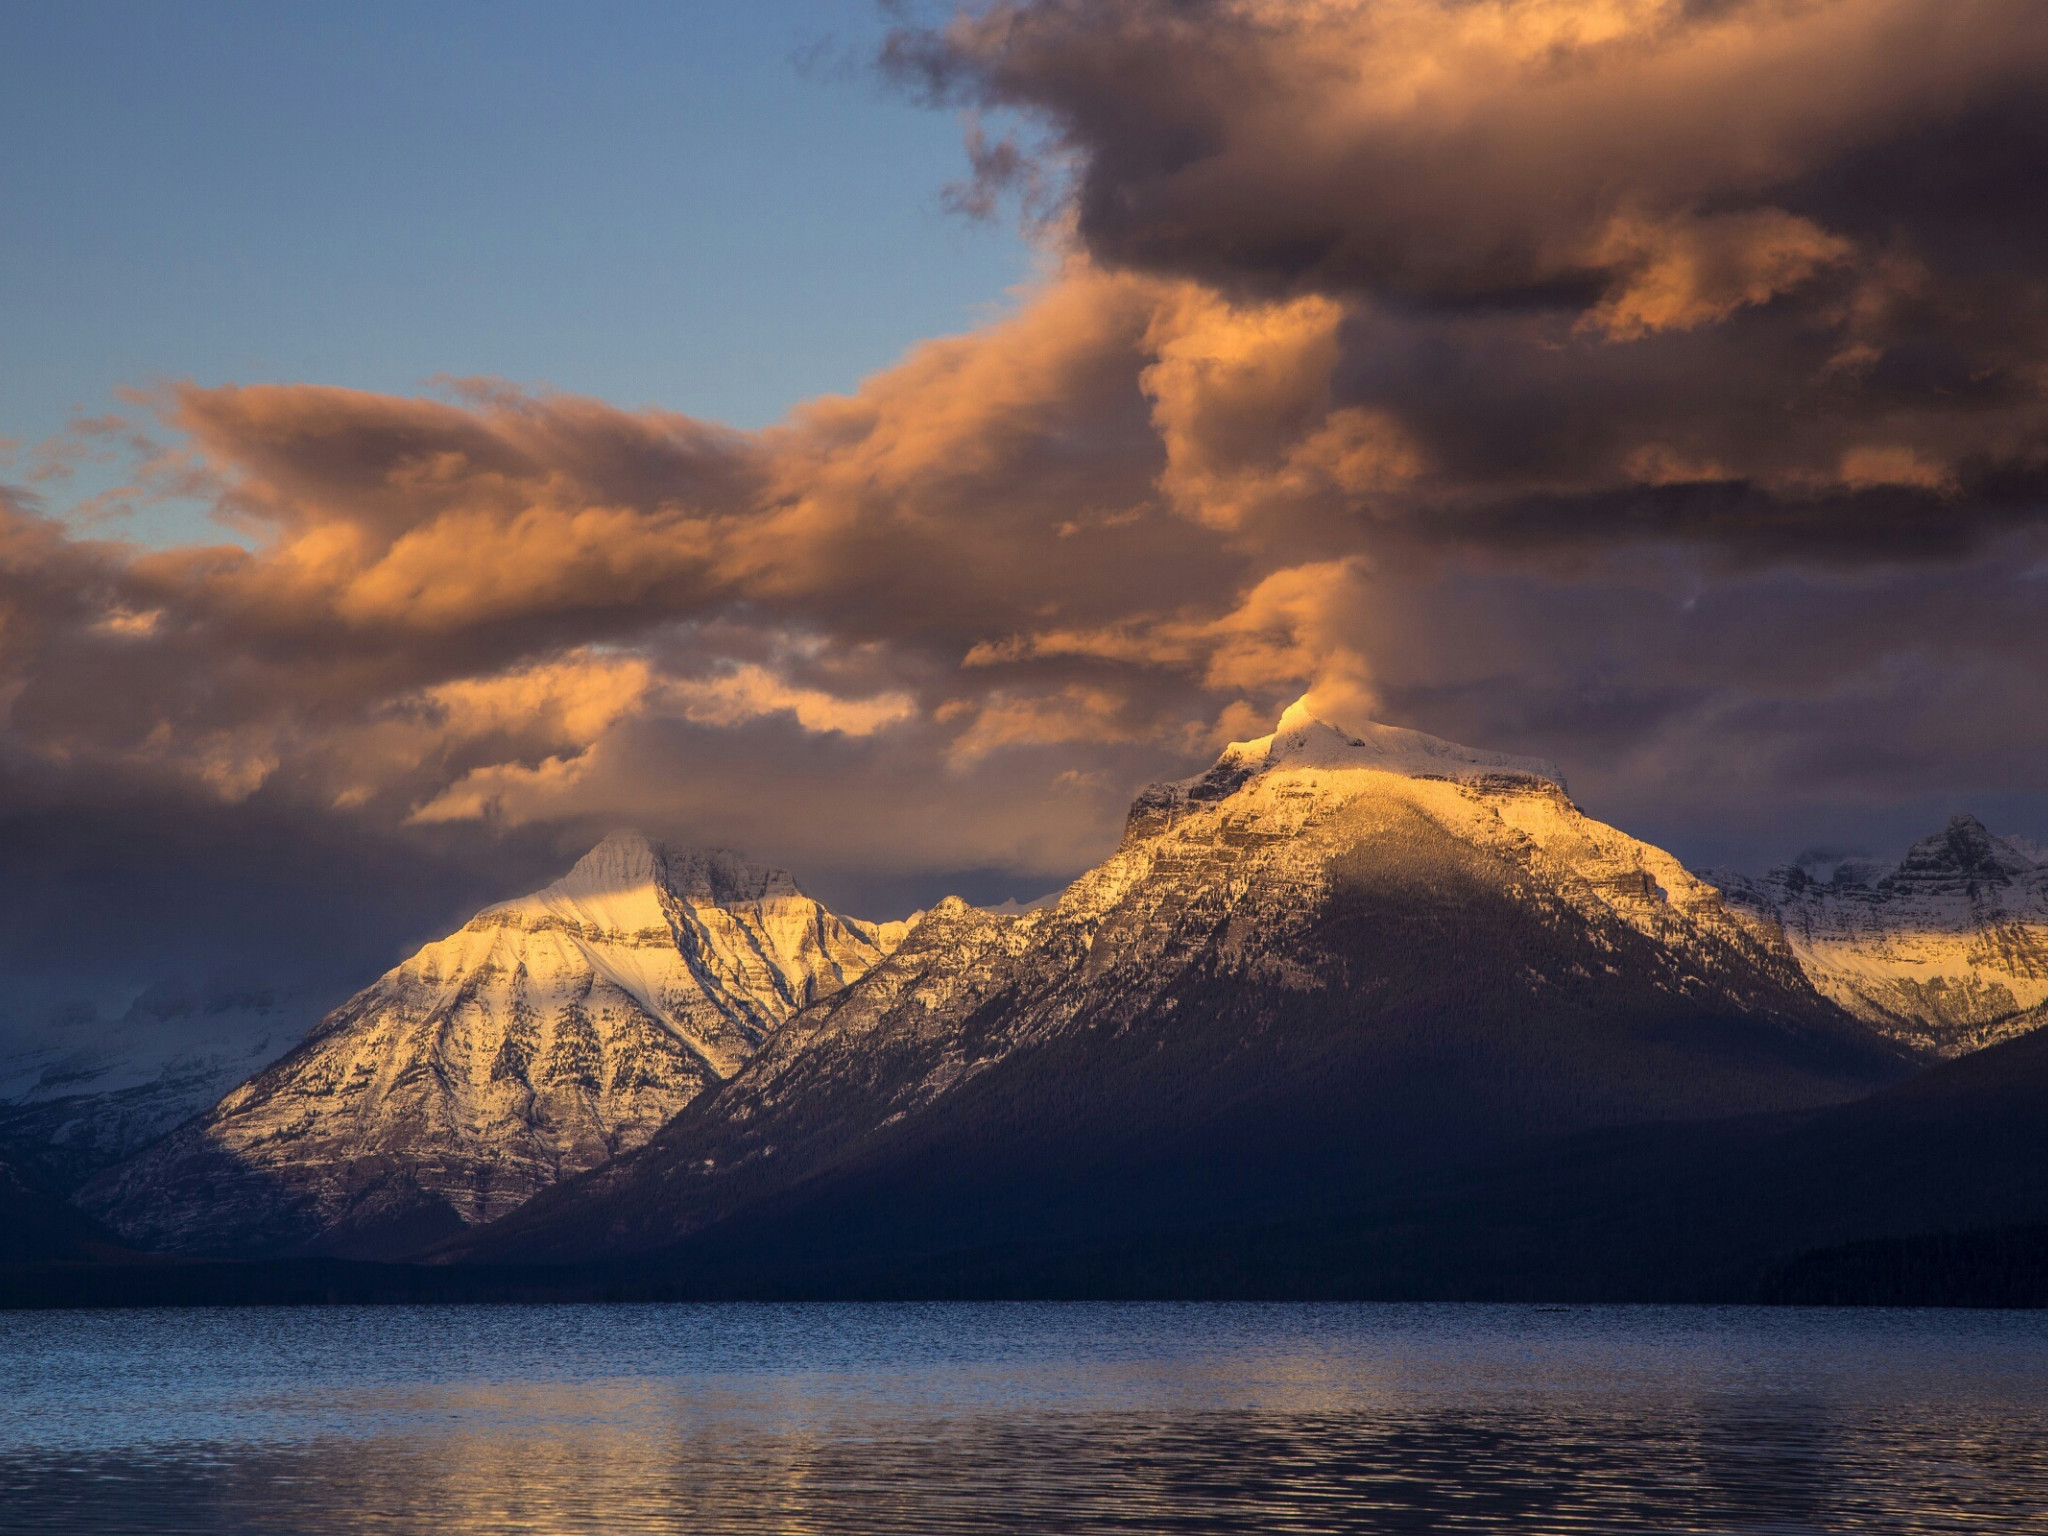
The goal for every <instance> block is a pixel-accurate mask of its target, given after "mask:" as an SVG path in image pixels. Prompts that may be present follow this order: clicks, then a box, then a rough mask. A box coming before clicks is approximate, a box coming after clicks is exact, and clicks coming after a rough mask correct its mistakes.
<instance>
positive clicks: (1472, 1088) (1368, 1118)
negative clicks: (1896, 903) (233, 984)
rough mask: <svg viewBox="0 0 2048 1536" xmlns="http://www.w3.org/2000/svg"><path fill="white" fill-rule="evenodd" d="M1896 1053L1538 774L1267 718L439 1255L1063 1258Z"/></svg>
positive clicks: (1864, 1087) (1799, 1089)
mask: <svg viewBox="0 0 2048 1536" xmlns="http://www.w3.org/2000/svg"><path fill="white" fill-rule="evenodd" d="M1906 1070H1907V1064H1906V1061H1905V1059H1904V1057H1903V1055H1902V1053H1899V1052H1897V1051H1896V1050H1895V1049H1893V1048H1890V1047H1887V1046H1885V1045H1884V1044H1883V1043H1882V1042H1880V1041H1878V1040H1877V1039H1876V1038H1875V1037H1874V1036H1872V1035H1871V1034H1870V1033H1869V1032H1868V1031H1867V1030H1866V1029H1865V1028H1863V1027H1862V1026H1861V1025H1859V1024H1858V1023H1857V1022H1856V1021H1854V1020H1853V1019H1851V1018H1850V1017H1849V1016H1847V1015H1846V1014H1844V1013H1843V1012H1842V1011H1841V1010H1840V1009H1838V1008H1837V1007H1835V1006H1834V1005H1833V1004H1831V1003H1829V1002H1827V1001H1826V1000H1824V999H1822V998H1821V997H1819V996H1818V995H1817V994H1816V993H1815V992H1814V991H1813V989H1812V988H1811V987H1810V986H1809V985H1808V984H1807V982H1806V980H1805V978H1804V976H1803V975H1802V974H1801V972H1800V970H1799V967H1798V965H1797V964H1796V962H1795V961H1794V959H1793V957H1792V955H1791V953H1790V951H1789V950H1788V949H1787V948H1786V947H1785V944H1784V942H1783V939H1782V936H1781V935H1780V934H1779V932H1778V930H1777V927H1776V925H1775V924H1773V923H1769V922H1763V921H1759V920H1757V919H1756V918H1753V917H1751V916H1748V915H1746V914H1743V913H1740V912H1736V911H1732V910H1730V909H1729V908H1728V907H1727V906H1726V905H1725V904H1724V903H1723V902H1722V900H1721V897H1720V894H1719V892H1717V891H1716V890H1715V889H1714V888H1713V887H1711V886H1709V885H1707V884H1705V883H1704V882H1702V881H1700V880H1698V879H1695V878H1694V877H1692V876H1691V875H1688V874H1687V873H1686V872H1685V870H1684V869H1683V868H1682V867H1680V866H1679V865H1678V863H1677V862H1676V861H1675V860H1674V859H1672V858H1671V857H1670V856H1669V855H1668V854H1665V853H1663V852H1662V851H1660V850H1658V849H1655V848H1652V847H1649V846H1648V845H1645V844H1643V843H1640V842H1637V841H1635V840H1634V839H1632V838H1629V837H1627V836H1625V835H1624V834H1622V833H1620V832H1617V831H1615V830H1614V829H1613V828H1611V827H1606V826H1603V825H1601V824H1600V823H1598V822H1594V821H1592V820H1590V819H1588V818H1587V817H1585V816H1583V815H1582V814H1580V813H1579V811H1578V810H1577V809H1576V808H1575V807H1574V806H1573V805H1572V804H1571V802H1570V800H1569V799H1568V798H1567V797H1566V795H1565V792H1564V789H1563V787H1562V784H1561V782H1560V780H1559V779H1558V777H1557V775H1556V773H1555V770H1553V769H1551V768H1549V767H1548V765H1545V764H1540V763H1532V762H1526V761H1522V760H1515V759H1505V758H1502V757H1500V756H1499V755H1497V754H1489V753H1477V752H1471V751H1468V750H1467V749H1464V748H1459V747H1456V746H1453V745H1452V744H1450V743H1445V742H1439V741H1435V740H1434V739H1432V738H1428V737H1421V736H1418V735H1417V733H1414V732H1402V731H1392V730H1390V729H1388V728H1384V727H1378V728H1374V730H1372V731H1369V732H1367V733H1366V734H1364V735H1362V736H1351V735H1349V734H1347V733H1344V732H1341V731H1338V730H1335V729H1333V728H1332V727H1330V726H1328V725H1326V724H1324V723H1322V722H1321V721H1318V720H1315V719H1313V718H1312V717H1310V716H1309V715H1307V714H1306V712H1305V711H1303V710H1301V709H1300V707H1299V706H1297V707H1296V708H1295V709H1292V710H1290V711H1289V712H1288V714H1287V715H1286V716H1285V717H1284V718H1283V719H1282V721H1281V723H1280V727H1279V729H1278V730H1276V732H1275V733H1274V734H1273V735H1272V736H1269V737H1265V738H1261V739H1260V740H1258V741H1255V742H1247V743H1239V744H1236V745H1233V746H1232V747H1231V748H1229V749H1228V750H1227V751H1226V752H1225V753H1224V754H1223V756H1222V758H1221V759H1220V760H1219V761H1218V762H1217V764H1216V765H1215V766H1214V767H1213V768H1212V769H1210V770H1209V772H1208V773H1206V774H1203V775H1201V776H1200V777H1198V778H1196V779H1192V780H1187V781H1184V782H1181V783H1178V784H1172V785H1161V786H1155V787H1153V788H1152V789H1149V790H1147V791H1146V792H1145V793H1144V794H1142V795H1140V796H1139V797H1138V800H1137V802H1136V803H1135V804H1134V806H1133V808H1132V812H1131V817H1130V822H1129V826H1128V829H1127V832H1126V836H1125V838H1124V842H1123V846H1122V847H1121V848H1120V849H1119V850H1118V852H1117V853H1116V854H1115V855H1114V856H1113V857H1112V858H1111V859H1110V860H1109V861H1107V862H1106V863H1105V864H1103V865H1102V866H1100V867H1099V868H1097V869H1096V870H1094V871H1092V872H1090V873H1089V874H1088V875H1086V876H1084V877H1083V878H1082V879H1080V880H1079V881H1077V882H1075V884H1074V885H1073V886H1072V887H1070V888H1069V889H1068V891H1067V892H1066V893H1065V894H1064V896H1063V897H1062V898H1061V899H1060V900H1059V902H1058V903H1057V904H1056V905H1054V906H1052V907H1048V908H1045V909H1043V910H1040V911H1037V912H1033V913H1030V914H1027V915H1024V916H1021V917H1014V918H1002V917H997V916H994V915H991V914H987V913H981V912H976V911H974V910H973V909H970V908H967V907H965V906H964V905H962V904H960V903H957V902H951V903H947V904H944V905H942V906H941V907H939V908H937V909H935V910H934V911H933V912H932V913H931V914H930V915H929V916H928V917H927V918H926V920H925V922H924V923H923V924H922V925H921V926H920V927H919V928H918V929H917V930H916V931H914V932H913V933H912V934H911V935H910V937H909V939H908V940H907V941H906V942H905V943H904V944H903V946H902V947H901V948H900V949H898V950H897V951H896V953H895V954H893V955H892V956H891V957H890V958H889V959H888V960H887V961H886V962H885V963H883V964H881V965H879V966H877V967H876V968H875V969H874V970H873V971H872V972H870V973H869V974H868V975H867V976H866V977H865V978H863V980H862V981H861V982H859V983H858V984H856V985H854V986H852V987H850V988H848V989H847V990H846V991H845V992H843V993H841V994H839V995H837V996H835V997H833V998H831V999H828V1000H826V1001H825V1002H823V1003H820V1004H816V1005H814V1006H812V1007H811V1008H809V1009H807V1010H805V1011H803V1012H801V1013H799V1014H798V1015H796V1016H795V1017H794V1018H793V1019H792V1020H791V1021H790V1022H789V1023H788V1024H787V1025H785V1026H784V1027H783V1028H782V1029H781V1030H780V1031H778V1033H777V1034H776V1035H775V1036H774V1037H773V1038H772V1039H771V1040H770V1042H769V1043H768V1045H767V1047H766V1048H765V1049H764V1050H763V1051H762V1052H761V1054H760V1055H758V1056H757V1057H756V1058H755V1059H754V1060H753V1061H752V1062H751V1063H749V1064H748V1066H747V1067H746V1068H744V1069H743V1070H742V1071H741V1072H739V1073H738V1074H737V1075H736V1076H735V1077H734V1078H733V1079H732V1080H731V1081H729V1082H727V1083H725V1084H723V1085H721V1086H720V1087H719V1088H718V1089H717V1090H716V1091H715V1092H712V1093H709V1094H706V1095H705V1096H703V1097H702V1098H700V1099H698V1100H696V1101H695V1102H693V1103H692V1104H691V1105H690V1106H688V1107H687V1108H686V1109H685V1110H683V1111H682V1112H681V1113H680V1114H679V1115H678V1116H677V1118H676V1119H675V1120H674V1121H673V1122H671V1123H670V1124H669V1125H668V1126H666V1127H665V1128H664V1129H663V1130H662V1131H661V1132H660V1134H658V1135H657V1136H656V1137H654V1138H653V1139H652V1140H651V1141H650V1142H649V1143H648V1144H647V1145H646V1146H645V1147H643V1148H641V1149H640V1150H638V1151H637V1152H634V1153H629V1154H627V1155H625V1156H622V1157H620V1158H618V1159H616V1160H615V1161H613V1162H612V1163H610V1164H607V1165H606V1166H604V1167H603V1168H601V1169H598V1170H596V1171H595V1172H593V1173H591V1174H588V1175H585V1176H583V1177H581V1178H579V1179H577V1180H574V1181H572V1182H569V1183H567V1184H564V1185H561V1186H558V1187H556V1188H554V1189H552V1190H550V1191H547V1192H545V1193H544V1194H542V1195H541V1196H540V1197H538V1198H537V1199H535V1200H534V1201H533V1202H532V1203H531V1204H530V1205H529V1206H527V1207H525V1208H524V1209H522V1210H520V1211H519V1212H517V1213H515V1214H514V1215H513V1216H511V1217H510V1218H508V1219H506V1220H504V1221H501V1222H498V1223H496V1224H494V1225H492V1226H490V1227H486V1228H482V1229H479V1230H477V1231H475V1232H472V1233H470V1234H468V1235H466V1236H465V1237H463V1238H462V1239H460V1240H458V1241H457V1242H455V1243H453V1244H450V1245H448V1246H447V1247H445V1248H444V1249H443V1250H441V1251H442V1253H443V1254H444V1256H447V1257H455V1258H489V1259H494V1260H503V1261H512V1260H523V1259H531V1258H539V1259H548V1260H556V1261H568V1260H576V1259H583V1258H588V1257H591V1256H594V1255H599V1254H606V1253H609V1254H624V1253H632V1252H637V1251H644V1250H650V1249H655V1248H660V1247H663V1246H665V1245H669V1244H674V1243H676V1242H678V1241H680V1240H682V1239H686V1238H690V1237H691V1236H692V1235H693V1234H699V1233H714V1232H715V1231H716V1229H719V1228H720V1227H721V1224H732V1228H733V1229H737V1227H740V1226H744V1227H746V1228H747V1229H748V1230H750V1231H754V1232H756V1233H758V1234H760V1236H759V1241H760V1242H762V1243H767V1244H769V1245H770V1246H776V1245H780V1246H781V1248H782V1249H784V1250H786V1251H787V1253H788V1255H789V1256H790V1261H791V1262H800V1260H801V1256H802V1255H803V1254H804V1253H806V1252H813V1251H814V1252H815V1255H816V1256H818V1257H823V1256H825V1255H827V1254H832V1255H841V1256H843V1255H844V1254H846V1253H849V1252H852V1251H855V1250H856V1249H858V1248H860V1247H861V1246H862V1245H863V1244H865V1245H868V1246H870V1247H873V1248H874V1249H875V1251H877V1252H890V1253H895V1254H897V1255H898V1256H899V1257H900V1256H901V1255H903V1254H909V1253H916V1252H937V1251H940V1250H962V1249H966V1248H971V1247H973V1246H975V1245H978V1244H989V1243H998V1242H1007V1243H1016V1242H1038V1243H1086V1242H1090V1241H1095V1240H1098V1239H1102V1238H1104V1237H1107V1236H1114V1235H1118V1234H1129V1233H1132V1232H1136V1231H1153V1232H1157V1231H1162V1230H1169V1229H1179V1228H1185V1227H1189V1226H1202V1225H1209V1224H1213V1223H1215V1222H1217V1221H1219V1220H1244V1219H1255V1218H1256V1219H1265V1218H1270V1217H1273V1216H1276V1215H1281V1214H1286V1213H1298V1212H1307V1211H1313V1210H1318V1209H1322V1208H1325V1207H1328V1206H1331V1205H1332V1204H1333V1203H1334V1204H1336V1205H1345V1204H1347V1203H1349V1202H1351V1201H1353V1200H1354V1199H1355V1197H1356V1195H1357V1194H1358V1192H1359V1191H1360V1190H1362V1189H1368V1188H1372V1187H1375V1186H1376V1185H1377V1184H1378V1183H1380V1182H1381V1181H1384V1180H1386V1179H1388V1178H1390V1177H1393V1176H1395V1175H1396V1174H1397V1173H1398V1174H1401V1175H1403V1176H1405V1175H1406V1174H1407V1173H1409V1172H1412V1171H1413V1170H1416V1169H1424V1168H1430V1167H1440V1166H1446V1165H1449V1164H1453V1163H1456V1162H1458V1161H1460V1160H1465V1159H1470V1158H1472V1157H1474V1156H1478V1155H1481V1154H1483V1153H1484V1152H1485V1151H1486V1150H1487V1149H1489V1148H1496V1147H1500V1146H1504V1145H1507V1144H1509V1143H1512V1142H1515V1141H1518V1140H1523V1139H1527V1138H1531V1137H1538V1136H1549V1135H1557V1134H1562V1133H1567V1132H1571V1131H1576V1130H1582V1129H1585V1128H1589V1127H1598V1126H1612V1125H1620V1124H1624V1123H1628V1122H1636V1121H1657V1120H1665V1121H1674V1120H1686V1119H1703V1118H1707V1117H1714V1116H1726V1115H1731V1114H1740V1113H1748V1112H1764V1111H1780V1110H1787V1109H1793V1108H1800V1107H1806V1106H1813V1105H1820V1104H1827V1103H1834V1102H1839V1101H1843V1100H1846V1099H1850V1098H1853V1097H1856V1096H1859V1095H1861V1094H1865V1093H1868V1092H1870V1091H1872V1090H1873V1089H1875V1088H1877V1087H1880V1086H1882V1085H1884V1084H1886V1083H1888V1082H1891V1081H1895V1080H1896V1079H1897V1078H1899V1077H1900V1076H1902V1075H1903V1074H1904V1072H1905V1071H1906ZM750 1241H752V1240H751V1239H750Z"/></svg>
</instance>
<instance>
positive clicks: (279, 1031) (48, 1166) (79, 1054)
mask: <svg viewBox="0 0 2048 1536" xmlns="http://www.w3.org/2000/svg"><path fill="white" fill-rule="evenodd" d="M317 1018H318V1012H317V1010H316V1009H314V1008H313V1007H311V1006H309V1005H308V1004H307V1003H306V1002H305V1001H304V1000H303V999H302V998H299V997H295V996H293V995H292V994H290V993H287V992H282V991H279V990H277V989H275V988H269V987H259V986H211V987H198V988H195V987H192V986H189V985H186V984H185V983H183V982H179V981H165V982H160V983H158V984H157V985H155V986H152V987H149V988H148V989H146V990H145V991H144V992H143V993H142V994H141V995H140V996H139V997H137V998H136V999H135V1001H134V1002H133V1003H132V1004H131V1005H130V1006H129V1007H128V1009H127V1010H126V1012H124V1013H123V1014H122V1015H121V1017H120V1018H118V1019H112V1020H107V1019H101V1018H99V1017H98V1016H97V1015H96V1014H94V1013H93V1012H92V1011H91V1010H90V1009H89V1008H88V1009H85V1010H83V1011H59V1012H56V1013H54V1014H52V1015H50V1016H48V1017H45V1018H43V1019H41V1020H39V1021H37V1022H36V1023H35V1024H34V1025H32V1026H30V1027H26V1028H21V1027H16V1028H11V1029H9V1030H7V1031H6V1034H5V1037H4V1043H0V1143H4V1144H5V1146H6V1147H7V1148H8V1151H9V1153H10V1155H12V1156H13V1157H15V1158H16V1159H17V1160H18V1161H20V1162H22V1163H23V1164H24V1165H26V1166H29V1167H32V1168H33V1169H35V1170H36V1171H37V1172H38V1173H39V1174H41V1175H42V1176H43V1177H44V1178H45V1179H47V1180H49V1181H51V1182H52V1183H54V1184H56V1185H58V1186H60V1187H68V1186H70V1185H73V1184H76V1183H78V1182H79V1181H80V1180H82V1179H84V1178H86V1177H87V1176H88V1175H90V1174H92V1173H94V1172H97V1171H98V1170H99V1169H101V1168H104V1167H107V1166H108V1165H110V1164H112V1163H117V1162H119V1161H120V1160H121V1159H122V1158H125V1157H128V1156H130V1155H132V1154H133V1153H135V1152H137V1151H139V1150H140V1149H141V1148H143V1147H145V1146H147V1145H148V1144H149V1143H150V1142H152V1141H154V1140H156V1138H157V1137H159V1136H161V1135H163V1134H164V1132H166V1131H168V1130H170V1129H171V1128H172V1127H173V1126H175V1125H177V1124H179V1123H180V1122H181V1121H184V1120H189V1119H190V1118H192V1116H194V1115H196V1114H199V1113H201V1112H202V1111H204V1110H206V1109H208V1108H210V1107H211V1106H212V1105H213V1104H214V1103H216V1102H217V1101H218V1100H219V1099H220V1096H221V1095H222V1094H224V1093H226V1092H227V1091H228V1090H229V1089H230V1088H232V1087H234V1086H235V1085H236V1084H237V1083H239V1082H241V1081H243V1080H244V1079H245V1078H247V1077H249V1076H250V1075H251V1074H252V1073H255V1072H257V1071H260V1070H261V1069H262V1068H264V1067H265V1066H268V1065H269V1064H270V1063H271V1062H272V1061H275V1060H276V1059H277V1058H278V1057H279V1056H282V1055H283V1054H284V1053H285V1052H286V1051H288V1050H290V1049H291V1047H292V1046H293V1045H295V1044H297V1043H298V1041H299V1040H300V1038H301V1037H303V1036H304V1035H305V1033H306V1031H307V1029H308V1028H309V1027H310V1026H311V1025H312V1024H313V1023H314V1022H315V1020H316V1019H317Z"/></svg>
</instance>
